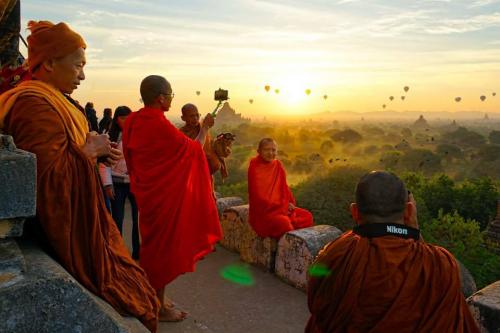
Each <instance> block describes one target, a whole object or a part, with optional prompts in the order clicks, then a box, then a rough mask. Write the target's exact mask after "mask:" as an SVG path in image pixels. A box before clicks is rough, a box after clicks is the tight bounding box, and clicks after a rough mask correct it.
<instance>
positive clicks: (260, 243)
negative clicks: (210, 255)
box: [220, 205, 277, 272]
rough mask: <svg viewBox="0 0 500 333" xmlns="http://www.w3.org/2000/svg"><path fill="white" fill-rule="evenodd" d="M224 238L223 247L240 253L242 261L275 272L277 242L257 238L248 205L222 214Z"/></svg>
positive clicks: (232, 208)
mask: <svg viewBox="0 0 500 333" xmlns="http://www.w3.org/2000/svg"><path fill="white" fill-rule="evenodd" d="M221 225H222V231H223V233H224V237H223V239H222V240H221V242H220V243H221V245H222V246H224V247H225V248H227V249H228V250H231V251H235V252H238V253H239V254H240V258H241V260H243V261H245V262H248V263H250V264H253V265H256V266H258V267H261V268H263V269H264V270H266V271H270V272H272V271H274V260H275V255H276V248H277V241H276V240H275V239H272V238H262V237H259V236H257V234H256V233H255V231H254V230H253V229H252V227H251V226H250V224H249V223H248V205H241V206H235V207H231V208H228V209H226V210H225V211H224V213H223V214H222V219H221Z"/></svg>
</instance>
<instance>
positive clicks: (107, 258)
mask: <svg viewBox="0 0 500 333" xmlns="http://www.w3.org/2000/svg"><path fill="white" fill-rule="evenodd" d="M28 28H29V29H30V30H31V35H30V36H29V37H28V61H29V67H30V71H31V73H32V76H33V79H32V80H29V81H24V82H22V83H21V84H20V85H19V86H18V87H16V88H13V89H11V90H9V91H7V92H6V93H4V94H2V95H1V96H0V129H2V131H3V132H4V133H6V134H10V135H12V136H13V137H14V141H15V143H16V145H17V146H18V147H19V148H21V149H24V150H27V151H30V152H32V153H34V154H36V156H37V207H36V212H37V213H36V219H37V222H38V223H39V225H40V226H41V227H42V229H43V231H44V233H45V235H46V237H47V241H48V243H49V245H50V246H51V248H52V249H53V250H54V252H55V255H56V256H57V259H58V261H59V262H60V263H61V265H62V266H63V267H64V268H65V269H66V270H67V271H68V272H69V273H70V274H71V275H72V276H73V277H75V279H76V280H78V282H80V283H81V284H82V285H84V286H85V287H86V288H87V289H89V290H90V291H91V292H93V293H94V294H96V295H98V296H100V297H101V298H103V299H104V300H106V301H107V302H108V303H109V304H111V306H113V307H114V308H115V310H117V311H118V312H119V313H121V314H123V315H132V316H135V317H137V318H138V319H139V320H140V321H141V322H142V323H143V324H144V325H145V326H146V327H147V328H148V329H149V330H151V331H152V332H154V331H156V328H157V323H158V319H157V316H158V311H159V302H158V299H157V297H156V294H155V291H154V289H153V288H152V287H151V285H150V284H149V282H148V279H147V276H146V274H145V273H144V271H143V270H142V269H141V268H140V267H139V266H138V265H137V264H136V263H135V262H134V260H132V258H131V257H130V254H129V252H128V250H127V248H126V246H125V244H124V242H123V240H122V238H121V236H120V232H119V231H118V229H117V227H116V224H115V223H114V221H113V219H112V217H111V215H110V214H109V213H108V211H107V210H106V207H105V203H104V197H103V194H102V191H101V186H100V182H99V175H98V172H97V168H96V160H97V158H101V159H102V160H103V161H104V160H106V163H108V164H112V163H115V162H116V161H117V160H118V159H119V158H121V153H120V152H119V151H118V150H117V149H114V148H112V146H111V143H110V142H109V139H108V138H107V136H106V135H93V134H89V127H88V123H87V120H86V118H85V115H84V114H83V113H82V112H81V111H80V110H79V109H78V108H77V107H76V106H75V105H74V104H72V103H73V101H72V100H71V98H69V96H67V95H69V94H71V93H72V92H73V90H75V89H76V88H77V86H78V85H79V84H80V81H82V80H84V79H85V75H84V72H83V67H84V65H85V61H86V60H85V48H86V45H85V42H84V40H83V39H82V37H81V36H80V35H78V34H77V33H75V32H74V31H72V30H71V29H70V28H69V27H68V26H67V25H66V24H64V23H59V24H56V25H54V24H52V23H50V22H48V21H40V22H34V21H30V22H29V23H28Z"/></svg>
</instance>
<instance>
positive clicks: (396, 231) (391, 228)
mask: <svg viewBox="0 0 500 333" xmlns="http://www.w3.org/2000/svg"><path fill="white" fill-rule="evenodd" d="M387 232H389V233H391V234H398V235H408V230H406V229H403V228H398V227H395V226H393V225H388V226H387Z"/></svg>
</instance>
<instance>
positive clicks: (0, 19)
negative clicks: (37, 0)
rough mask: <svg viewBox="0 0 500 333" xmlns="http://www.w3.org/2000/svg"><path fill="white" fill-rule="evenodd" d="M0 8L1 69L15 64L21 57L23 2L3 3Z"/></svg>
mask: <svg viewBox="0 0 500 333" xmlns="http://www.w3.org/2000/svg"><path fill="white" fill-rule="evenodd" d="M2 4H3V5H4V6H5V7H4V8H0V69H1V68H2V67H3V66H4V65H6V64H10V65H12V64H14V63H15V61H16V60H17V58H18V56H19V32H20V31H21V2H20V1H19V0H7V1H2Z"/></svg>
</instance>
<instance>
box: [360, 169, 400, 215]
mask: <svg viewBox="0 0 500 333" xmlns="http://www.w3.org/2000/svg"><path fill="white" fill-rule="evenodd" d="M407 202H408V191H407V190H406V186H405V184H404V183H403V181H402V180H401V179H399V178H398V177H397V176H395V175H393V174H392V173H389V172H385V171H372V172H370V173H369V174H367V175H365V176H363V177H362V178H361V179H360V181H359V183H358V185H357V186H356V204H357V206H358V210H359V212H360V213H361V214H362V215H363V216H365V217H369V216H371V217H379V218H389V219H390V218H400V217H401V216H402V215H403V214H404V210H405V207H406V203H407Z"/></svg>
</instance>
